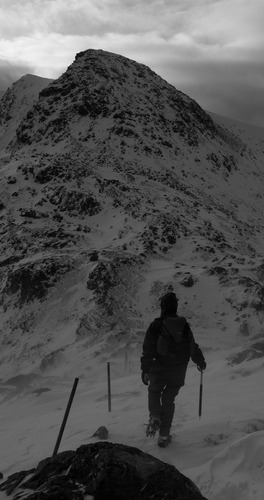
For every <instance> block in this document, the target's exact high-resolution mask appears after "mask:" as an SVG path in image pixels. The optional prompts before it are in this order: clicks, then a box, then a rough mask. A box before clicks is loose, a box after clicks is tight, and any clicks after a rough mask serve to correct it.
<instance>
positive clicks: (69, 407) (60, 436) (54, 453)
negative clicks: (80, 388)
mask: <svg viewBox="0 0 264 500" xmlns="http://www.w3.org/2000/svg"><path fill="white" fill-rule="evenodd" d="M78 382H79V379H78V378H76V379H75V380H74V384H73V386H72V390H71V394H70V397H69V401H68V404H67V408H66V410H65V414H64V417H63V421H62V424H61V428H60V432H59V435H58V438H57V441H56V445H55V448H54V451H53V455H52V456H53V457H54V456H55V455H57V453H58V449H59V446H60V442H61V438H62V435H63V432H64V429H65V426H66V422H67V419H68V416H69V413H70V409H71V405H72V401H73V398H74V394H75V391H76V388H77V385H78Z"/></svg>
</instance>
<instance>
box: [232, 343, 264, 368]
mask: <svg viewBox="0 0 264 500" xmlns="http://www.w3.org/2000/svg"><path fill="white" fill-rule="evenodd" d="M263 357H264V342H256V343H255V344H252V345H251V346H249V347H247V348H246V349H244V350H243V351H241V352H239V353H238V354H235V355H234V356H232V357H230V358H228V364H230V365H239V364H240V363H243V361H250V360H251V359H258V358H263Z"/></svg>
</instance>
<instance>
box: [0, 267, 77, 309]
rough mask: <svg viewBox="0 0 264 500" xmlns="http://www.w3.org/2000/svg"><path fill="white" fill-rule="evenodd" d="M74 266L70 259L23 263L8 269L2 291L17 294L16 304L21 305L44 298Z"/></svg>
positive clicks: (4, 294)
mask: <svg viewBox="0 0 264 500" xmlns="http://www.w3.org/2000/svg"><path fill="white" fill-rule="evenodd" d="M72 268H73V264H72V262H71V261H70V259H67V260H66V259H65V258H64V260H63V261H62V259H59V258H55V257H53V258H43V259H40V260H38V261H33V262H26V263H21V264H19V265H18V266H17V267H15V266H14V267H11V266H10V268H9V270H8V274H7V277H6V283H5V286H4V288H3V291H2V301H3V300H4V297H5V296H6V295H7V296H13V295H14V296H16V304H17V306H19V307H21V306H23V305H24V304H26V303H28V302H31V301H33V300H35V299H38V300H41V299H43V298H44V297H45V296H46V294H47V292H48V290H49V288H51V287H52V286H54V284H55V283H56V282H57V281H59V280H60V279H61V278H62V276H64V275H65V273H67V272H68V271H70V270H71V269H72Z"/></svg>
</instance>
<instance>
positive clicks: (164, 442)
mask: <svg viewBox="0 0 264 500" xmlns="http://www.w3.org/2000/svg"><path fill="white" fill-rule="evenodd" d="M170 442H171V435H169V436H159V439H158V446H159V447H160V448H166V446H168V444H170Z"/></svg>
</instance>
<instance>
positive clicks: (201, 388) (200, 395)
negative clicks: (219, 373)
mask: <svg viewBox="0 0 264 500" xmlns="http://www.w3.org/2000/svg"><path fill="white" fill-rule="evenodd" d="M202 402H203V370H201V378H200V392H199V418H201V416H202Z"/></svg>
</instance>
